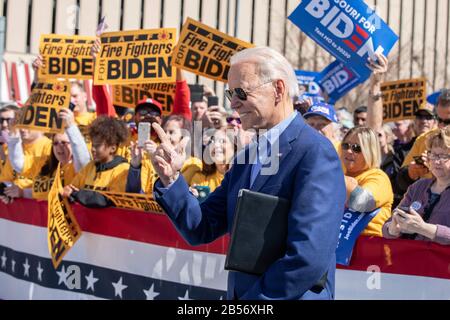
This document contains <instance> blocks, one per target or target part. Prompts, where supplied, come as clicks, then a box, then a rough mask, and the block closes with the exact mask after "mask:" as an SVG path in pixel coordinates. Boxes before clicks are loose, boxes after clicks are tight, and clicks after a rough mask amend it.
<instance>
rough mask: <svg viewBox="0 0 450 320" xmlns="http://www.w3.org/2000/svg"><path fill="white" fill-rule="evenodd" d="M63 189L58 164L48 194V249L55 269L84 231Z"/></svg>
mask: <svg viewBox="0 0 450 320" xmlns="http://www.w3.org/2000/svg"><path fill="white" fill-rule="evenodd" d="M62 189H63V186H62V182H61V170H60V165H58V168H57V169H56V173H55V179H54V182H53V186H52V188H51V189H50V192H49V194H48V225H47V240H48V249H49V251H50V255H51V257H52V263H53V266H54V268H55V269H57V268H58V266H59V264H60V263H61V261H62V260H63V258H64V256H65V255H66V254H67V252H68V251H69V250H70V249H71V248H72V247H73V246H74V245H75V243H76V242H77V240H78V239H79V238H80V237H81V233H82V231H81V228H80V226H79V224H78V222H77V220H76V217H75V215H74V214H73V212H72V208H71V207H70V204H69V202H68V201H67V199H63V198H62V196H61V195H60V191H61V190H62Z"/></svg>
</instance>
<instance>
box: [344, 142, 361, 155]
mask: <svg viewBox="0 0 450 320" xmlns="http://www.w3.org/2000/svg"><path fill="white" fill-rule="evenodd" d="M341 146H342V150H350V149H352V151H353V152H354V153H361V152H362V150H361V146H360V145H359V144H356V143H355V144H351V143H347V142H344V143H343V144H342V145H341Z"/></svg>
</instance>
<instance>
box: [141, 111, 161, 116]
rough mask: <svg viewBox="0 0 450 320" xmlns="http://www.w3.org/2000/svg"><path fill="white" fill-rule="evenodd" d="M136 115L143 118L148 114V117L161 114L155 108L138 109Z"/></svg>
mask: <svg viewBox="0 0 450 320" xmlns="http://www.w3.org/2000/svg"><path fill="white" fill-rule="evenodd" d="M138 115H139V116H140V117H141V118H143V117H145V116H149V117H160V116H161V114H160V113H159V112H158V111H155V110H150V111H148V110H139V112H138Z"/></svg>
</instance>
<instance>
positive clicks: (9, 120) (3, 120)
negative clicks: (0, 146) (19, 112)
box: [0, 118, 14, 123]
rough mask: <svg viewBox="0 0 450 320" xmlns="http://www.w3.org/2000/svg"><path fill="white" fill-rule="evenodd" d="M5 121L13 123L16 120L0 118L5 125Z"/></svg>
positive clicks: (0, 121)
mask: <svg viewBox="0 0 450 320" xmlns="http://www.w3.org/2000/svg"><path fill="white" fill-rule="evenodd" d="M5 121H6V122H8V123H11V122H13V121H14V118H0V123H3V122H5Z"/></svg>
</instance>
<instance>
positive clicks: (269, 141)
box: [252, 111, 298, 163]
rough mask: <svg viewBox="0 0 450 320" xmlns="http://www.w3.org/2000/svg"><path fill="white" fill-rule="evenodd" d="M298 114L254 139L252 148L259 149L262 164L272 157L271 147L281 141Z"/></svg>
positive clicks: (293, 114)
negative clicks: (281, 137)
mask: <svg viewBox="0 0 450 320" xmlns="http://www.w3.org/2000/svg"><path fill="white" fill-rule="evenodd" d="M297 114H298V112H297V111H294V112H293V113H292V114H291V115H290V116H288V117H287V118H286V119H284V120H283V121H281V122H280V123H279V124H277V125H276V126H275V127H273V128H271V129H269V130H267V131H266V132H264V134H261V135H257V136H255V137H254V138H253V141H252V148H256V146H257V147H258V155H259V159H260V161H261V162H262V163H265V161H264V160H266V159H267V158H268V157H269V156H270V150H271V146H272V145H273V144H274V143H276V142H277V141H278V140H279V138H280V136H281V134H282V133H283V132H284V131H285V130H286V129H287V127H289V125H290V124H291V123H292V121H294V119H295V117H296V116H297Z"/></svg>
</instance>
